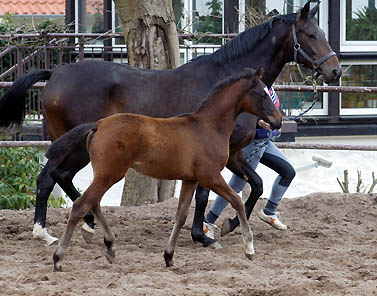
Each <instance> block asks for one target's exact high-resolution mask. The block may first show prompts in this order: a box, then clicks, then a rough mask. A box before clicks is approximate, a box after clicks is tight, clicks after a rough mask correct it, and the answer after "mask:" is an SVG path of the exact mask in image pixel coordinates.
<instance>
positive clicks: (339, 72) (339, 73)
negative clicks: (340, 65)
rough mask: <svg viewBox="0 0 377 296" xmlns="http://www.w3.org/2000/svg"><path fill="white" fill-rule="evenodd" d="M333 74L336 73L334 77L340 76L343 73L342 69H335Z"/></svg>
mask: <svg viewBox="0 0 377 296" xmlns="http://www.w3.org/2000/svg"><path fill="white" fill-rule="evenodd" d="M332 72H333V74H334V77H336V78H337V77H340V75H342V71H341V70H338V69H334V70H332Z"/></svg>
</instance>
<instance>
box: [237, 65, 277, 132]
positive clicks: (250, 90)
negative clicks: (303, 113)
mask: <svg viewBox="0 0 377 296" xmlns="http://www.w3.org/2000/svg"><path fill="white" fill-rule="evenodd" d="M246 71H250V73H251V75H250V78H249V80H248V85H247V90H246V91H245V93H244V95H243V97H242V99H241V111H246V112H248V113H252V114H255V115H256V116H257V117H258V118H261V119H263V120H264V121H265V122H268V123H269V124H270V125H271V128H272V129H279V128H281V123H282V119H283V118H282V116H281V113H280V112H279V110H278V109H277V108H276V106H275V104H274V103H273V102H272V100H271V97H270V96H269V95H268V93H267V91H266V85H265V84H264V83H263V82H262V80H261V78H262V75H263V69H262V68H259V69H258V70H257V71H255V70H254V69H247V70H246Z"/></svg>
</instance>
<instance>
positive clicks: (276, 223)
mask: <svg viewBox="0 0 377 296" xmlns="http://www.w3.org/2000/svg"><path fill="white" fill-rule="evenodd" d="M258 217H259V218H260V219H261V220H262V221H264V222H266V223H268V224H270V225H271V226H272V227H274V228H276V229H278V230H287V228H288V227H287V225H285V224H283V223H282V222H281V221H280V220H279V218H278V216H277V215H276V214H275V215H267V214H265V212H264V211H263V209H261V210H260V212H259V213H258Z"/></svg>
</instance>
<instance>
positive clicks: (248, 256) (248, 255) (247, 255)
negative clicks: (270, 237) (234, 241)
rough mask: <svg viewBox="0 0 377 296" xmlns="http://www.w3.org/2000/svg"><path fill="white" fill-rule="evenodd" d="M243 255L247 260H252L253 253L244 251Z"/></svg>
mask: <svg viewBox="0 0 377 296" xmlns="http://www.w3.org/2000/svg"><path fill="white" fill-rule="evenodd" d="M245 256H246V258H247V259H249V260H253V259H254V254H247V253H245Z"/></svg>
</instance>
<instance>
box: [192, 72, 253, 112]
mask: <svg viewBox="0 0 377 296" xmlns="http://www.w3.org/2000/svg"><path fill="white" fill-rule="evenodd" d="M255 73H256V71H255V70H254V69H251V68H246V69H245V70H243V71H242V72H240V73H238V74H235V75H232V76H228V77H226V78H225V79H223V80H220V81H219V82H217V83H216V84H215V86H214V87H213V88H212V89H211V91H210V92H209V93H208V95H207V96H206V98H205V99H204V101H203V102H202V104H201V105H200V107H199V108H198V111H200V110H202V109H203V108H205V107H206V106H207V105H208V104H209V102H210V101H211V98H212V97H213V96H215V95H216V94H217V93H218V92H219V91H221V90H223V89H224V88H225V87H227V86H229V85H231V84H232V83H235V82H237V81H238V80H240V79H243V78H247V79H251V78H252V77H253V76H254V75H255Z"/></svg>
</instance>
